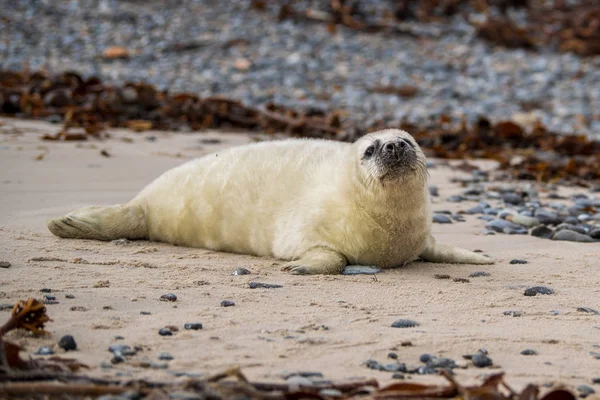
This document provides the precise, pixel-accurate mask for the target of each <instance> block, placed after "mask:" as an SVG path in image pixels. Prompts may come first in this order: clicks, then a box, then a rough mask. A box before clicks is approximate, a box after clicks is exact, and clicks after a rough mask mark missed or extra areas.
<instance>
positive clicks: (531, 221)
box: [510, 214, 540, 228]
mask: <svg viewBox="0 0 600 400" xmlns="http://www.w3.org/2000/svg"><path fill="white" fill-rule="evenodd" d="M510 220H511V222H514V223H515V224H519V225H523V226H524V227H526V228H534V227H536V226H539V225H540V221H539V220H538V219H537V218H533V217H528V216H526V215H522V214H513V215H511V217H510Z"/></svg>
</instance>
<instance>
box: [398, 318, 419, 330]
mask: <svg viewBox="0 0 600 400" xmlns="http://www.w3.org/2000/svg"><path fill="white" fill-rule="evenodd" d="M415 326H419V323H418V322H416V321H413V320H411V319H398V320H396V321H394V322H393V323H392V328H414V327H415Z"/></svg>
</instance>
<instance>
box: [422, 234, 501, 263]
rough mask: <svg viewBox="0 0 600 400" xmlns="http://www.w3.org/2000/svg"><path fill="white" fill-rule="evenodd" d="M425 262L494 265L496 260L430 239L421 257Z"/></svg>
mask: <svg viewBox="0 0 600 400" xmlns="http://www.w3.org/2000/svg"><path fill="white" fill-rule="evenodd" d="M419 257H420V258H422V259H423V260H425V261H431V262H435V263H451V264H493V263H494V260H492V259H490V258H488V257H484V256H482V255H481V254H477V253H473V252H472V251H469V250H465V249H461V248H459V247H453V246H448V245H445V244H438V243H436V242H435V239H433V237H430V238H429V241H428V242H427V246H426V247H425V250H423V252H422V253H421V254H420V255H419Z"/></svg>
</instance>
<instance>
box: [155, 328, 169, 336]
mask: <svg viewBox="0 0 600 400" xmlns="http://www.w3.org/2000/svg"><path fill="white" fill-rule="evenodd" d="M158 334H159V335H160V336H173V332H171V330H170V329H166V328H162V329H160V330H159V331H158Z"/></svg>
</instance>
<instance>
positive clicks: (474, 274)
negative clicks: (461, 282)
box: [469, 271, 490, 278]
mask: <svg viewBox="0 0 600 400" xmlns="http://www.w3.org/2000/svg"><path fill="white" fill-rule="evenodd" d="M481 276H490V273H489V272H485V271H475V272H471V273H470V274H469V278H479V277H481Z"/></svg>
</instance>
